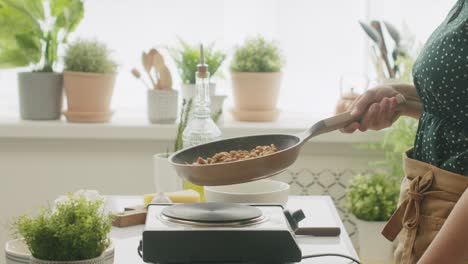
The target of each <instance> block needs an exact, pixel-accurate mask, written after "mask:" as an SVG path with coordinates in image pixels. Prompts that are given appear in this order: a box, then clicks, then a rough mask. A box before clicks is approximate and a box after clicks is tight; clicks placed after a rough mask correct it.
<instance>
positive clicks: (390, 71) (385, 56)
mask: <svg viewBox="0 0 468 264" xmlns="http://www.w3.org/2000/svg"><path fill="white" fill-rule="evenodd" d="M370 24H371V27H373V28H374V29H375V31H376V32H377V33H378V34H379V37H380V40H381V41H380V43H379V45H380V47H379V49H380V55H381V56H382V60H383V61H384V63H385V66H386V67H387V70H388V77H389V78H395V72H394V71H393V68H392V67H391V66H390V62H389V60H388V52H387V45H386V44H385V38H384V35H383V32H382V26H381V25H380V22H379V21H376V20H373V21H371V23H370Z"/></svg>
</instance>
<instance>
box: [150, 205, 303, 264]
mask: <svg viewBox="0 0 468 264" xmlns="http://www.w3.org/2000/svg"><path fill="white" fill-rule="evenodd" d="M283 210H284V209H283V207H282V206H281V205H274V204H272V205H266V204H261V205H250V206H249V205H239V204H223V203H195V204H177V205H169V204H150V205H149V206H148V214H147V218H146V226H145V230H144V231H143V240H142V251H143V261H145V262H147V263H158V264H172V263H271V264H275V263H287V262H299V261H300V260H301V256H302V253H301V250H300V248H299V246H298V244H297V243H296V241H295V238H294V233H293V231H292V229H291V226H290V225H289V222H288V220H287V218H286V217H285V215H284V213H283Z"/></svg>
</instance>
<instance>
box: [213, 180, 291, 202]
mask: <svg viewBox="0 0 468 264" xmlns="http://www.w3.org/2000/svg"><path fill="white" fill-rule="evenodd" d="M288 195H289V184H287V183H284V182H280V181H274V180H266V179H263V180H259V181H252V182H246V183H240V184H233V185H224V186H206V187H205V199H206V201H207V202H224V203H255V204H259V203H270V204H273V203H276V204H286V202H287V201H288Z"/></svg>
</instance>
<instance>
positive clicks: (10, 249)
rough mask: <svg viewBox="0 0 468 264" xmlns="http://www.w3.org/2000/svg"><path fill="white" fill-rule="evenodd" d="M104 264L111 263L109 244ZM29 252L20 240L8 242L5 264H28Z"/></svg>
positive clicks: (111, 252)
mask: <svg viewBox="0 0 468 264" xmlns="http://www.w3.org/2000/svg"><path fill="white" fill-rule="evenodd" d="M103 254H104V255H105V256H106V257H105V258H106V261H107V262H106V263H113V261H114V260H113V259H114V245H113V244H111V245H110V246H109V247H108V248H107V249H106V251H105V252H104V253H103ZM30 257H31V252H30V251H29V249H28V247H27V246H26V244H25V243H24V240H22V239H14V240H10V241H8V242H7V243H6V244H5V259H6V264H29V261H30Z"/></svg>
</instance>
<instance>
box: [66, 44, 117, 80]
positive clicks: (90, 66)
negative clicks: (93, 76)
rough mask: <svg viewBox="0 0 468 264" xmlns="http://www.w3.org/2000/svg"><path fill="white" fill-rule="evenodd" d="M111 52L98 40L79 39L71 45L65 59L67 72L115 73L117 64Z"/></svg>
mask: <svg viewBox="0 0 468 264" xmlns="http://www.w3.org/2000/svg"><path fill="white" fill-rule="evenodd" d="M110 53H111V52H110V50H109V49H108V48H107V46H106V45H105V44H104V43H101V42H99V41H97V40H83V39H78V40H76V41H75V42H73V43H71V44H70V45H69V46H68V48H67V51H66V55H65V57H64V63H65V70H67V71H76V72H93V73H114V72H115V71H116V69H117V64H116V62H115V61H114V60H113V59H112V58H111V56H110Z"/></svg>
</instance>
